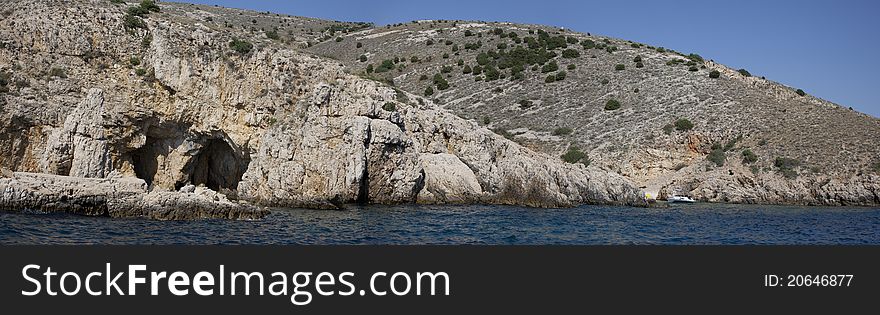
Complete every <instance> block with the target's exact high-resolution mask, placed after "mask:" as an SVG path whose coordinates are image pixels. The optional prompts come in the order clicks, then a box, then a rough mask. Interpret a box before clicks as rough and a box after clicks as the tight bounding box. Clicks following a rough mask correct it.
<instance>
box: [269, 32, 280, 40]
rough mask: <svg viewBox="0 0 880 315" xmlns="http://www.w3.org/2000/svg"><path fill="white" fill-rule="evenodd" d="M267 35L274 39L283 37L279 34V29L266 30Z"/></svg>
mask: <svg viewBox="0 0 880 315" xmlns="http://www.w3.org/2000/svg"><path fill="white" fill-rule="evenodd" d="M266 37H268V38H269V39H274V40H279V39H281V36H279V35H278V31H276V30H271V31H268V32H266Z"/></svg>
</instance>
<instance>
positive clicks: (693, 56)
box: [687, 54, 703, 62]
mask: <svg viewBox="0 0 880 315" xmlns="http://www.w3.org/2000/svg"><path fill="white" fill-rule="evenodd" d="M687 58H688V59H690V60H691V61H693V62H703V57H701V56H700V55H697V54H690V55H687Z"/></svg>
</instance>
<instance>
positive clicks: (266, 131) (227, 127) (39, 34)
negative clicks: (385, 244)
mask: <svg viewBox="0 0 880 315" xmlns="http://www.w3.org/2000/svg"><path fill="white" fill-rule="evenodd" d="M132 8H135V9H132ZM236 13H237V14H236ZM0 14H2V16H3V17H4V18H3V19H2V21H0V74H2V79H3V82H0V83H3V85H2V88H3V89H2V90H0V105H2V106H0V116H2V121H0V145H2V146H3V147H4V148H5V149H4V150H5V151H4V152H3V154H2V156H0V166H2V167H4V168H8V169H10V170H12V171H15V172H19V173H14V174H9V176H7V177H10V178H7V179H3V180H2V181H0V186H3V187H4V189H5V191H7V192H11V191H15V192H16V193H14V194H13V193H7V194H4V195H3V198H0V206H2V207H4V208H8V209H10V208H11V209H12V210H21V209H22V208H38V209H41V210H43V211H69V212H77V213H84V214H101V215H107V214H109V215H126V214H127V215H135V216H147V217H156V218H171V219H174V218H193V217H223V218H255V217H259V216H261V215H263V214H265V213H264V212H261V211H260V210H257V209H252V208H251V206H250V205H248V203H255V204H259V205H269V206H303V207H316V208H335V207H339V206H340V205H342V204H345V203H354V202H359V203H412V202H420V203H438V204H445V203H493V204H520V205H528V206H536V207H556V206H573V205H577V204H583V203H597V204H630V205H634V204H640V203H641V202H642V197H643V196H642V193H641V191H640V190H639V189H637V188H635V187H634V186H633V185H632V184H631V183H630V181H629V180H627V179H625V178H624V177H622V176H620V175H617V174H615V173H613V172H609V171H606V170H602V169H600V168H597V167H594V166H589V167H587V166H584V165H582V164H579V165H575V164H566V163H564V162H562V161H559V160H558V159H556V158H554V157H551V156H548V155H545V154H543V153H538V152H535V151H531V150H530V149H526V148H524V147H522V146H520V145H519V144H517V143H515V142H513V141H510V140H507V139H505V138H504V137H501V136H498V135H496V134H495V133H493V132H491V131H489V130H487V129H486V128H484V127H481V126H479V125H477V124H476V123H474V122H472V121H468V120H464V119H462V118H459V117H458V116H456V115H454V114H451V113H449V112H447V111H446V110H445V109H441V108H440V107H439V106H437V105H435V104H434V102H432V101H431V100H428V99H425V98H423V97H421V96H418V95H415V94H411V93H407V92H405V91H402V90H399V89H396V88H393V87H390V86H388V85H386V84H383V83H380V82H377V81H374V80H370V79H365V78H362V77H359V76H356V75H352V74H349V73H347V72H346V71H345V67H344V65H342V64H340V63H339V62H337V61H334V60H331V59H327V58H325V57H319V56H317V55H315V54H313V53H310V52H305V51H301V50H300V47H304V46H308V42H309V41H310V40H316V39H317V38H321V37H322V36H326V33H327V32H328V30H331V29H332V28H334V27H343V28H345V27H348V28H355V27H363V25H361V24H331V25H332V26H325V25H327V24H329V23H330V22H327V21H320V20H314V19H306V18H298V17H289V16H280V15H271V14H265V16H263V17H262V18H261V22H260V23H263V22H264V21H265V19H266V18H271V19H274V20H277V21H278V23H280V24H281V25H286V26H287V27H289V28H290V29H289V30H288V31H287V32H282V33H283V35H282V36H279V35H278V34H277V33H276V34H275V35H274V36H270V35H268V34H266V32H265V31H257V30H256V28H255V26H254V25H259V24H258V23H257V22H256V19H255V18H254V19H252V20H253V21H254V22H253V23H252V24H251V25H247V26H244V27H242V26H240V25H233V24H231V23H229V21H230V20H232V19H224V18H225V17H235V18H236V19H239V20H244V21H247V18H249V17H250V16H251V15H263V14H258V13H254V12H247V11H240V10H227V9H218V8H207V7H196V6H190V5H183V4H165V3H161V4H159V5H158V6H144V5H140V6H139V5H138V3H122V4H113V3H111V1H100V0H94V1H16V2H11V3H8V4H7V5H5V6H4V7H3V8H2V9H0ZM340 25H342V26H340ZM22 172H28V173H43V174H52V175H57V176H58V177H40V176H38V175H33V174H25V173H22ZM59 177H61V178H63V179H59ZM119 178H125V181H135V182H137V181H140V182H142V184H143V187H144V188H143V191H137V190H136V189H134V190H132V189H128V190H125V191H126V194H125V198H128V199H127V200H136V201H132V202H127V203H119V202H117V203H115V204H114V203H113V202H114V201H113V200H121V199H122V197H120V196H119V195H114V194H107V193H100V191H106V189H98V187H94V189H91V190H88V189H86V190H73V189H71V190H65V189H62V188H60V187H67V186H70V185H74V186H76V185H81V184H83V183H85V184H86V185H87V186H88V185H90V184H89V183H93V182H92V180H93V179H108V180H110V179H113V180H114V181H116V180H119ZM50 179H51V180H50ZM87 179H88V180H87ZM40 180H47V181H50V182H52V183H56V184H57V183H59V182H60V183H61V184H57V185H56V186H52V185H55V184H52V185H50V186H51V187H56V188H57V189H55V188H52V189H48V191H47V190H45V189H44V190H39V189H37V188H35V187H36V186H39V185H37V184H35V183H36V182H39V181H40ZM70 181H73V182H74V183H72V184H71V183H69V182H70ZM114 181H110V182H109V183H108V182H101V183H103V184H101V185H105V186H106V185H109V186H111V187H115V184H113V183H115V182H114ZM197 186H198V187H203V188H198V189H194V187H197ZM105 188H106V187H105ZM56 190H57V191H56ZM197 190H198V192H197ZM206 190H207V192H206ZM65 191H68V192H65ZM96 191H97V192H98V194H103V195H102V196H104V197H106V198H104V197H101V198H93V199H88V198H86V199H81V198H80V197H81V196H83V195H84V194H85V195H90V194H95V193H96ZM111 191H112V190H111ZM211 191H216V192H219V193H221V195H222V196H224V197H223V198H219V197H217V198H214V197H205V196H212V195H211V194H210V192H211ZM199 192H200V193H199ZM16 196H19V197H16ZM132 196H133V197H132ZM227 196H228V198H229V199H232V200H233V201H229V200H226V197H227ZM22 198H24V199H26V200H22ZM62 199H63V200H87V201H84V203H85V204H87V205H89V206H88V207H86V208H88V209H97V210H71V209H80V208H82V207H80V208H77V207H79V206H76V205H73V206H71V205H70V203H69V202H68V203H54V202H51V203H49V202H44V201H45V200H62ZM211 199H214V200H215V201H217V202H215V204H216V207H215V208H216V209H214V210H216V211H214V210H212V209H211V208H210V207H211V206H210V204H211V203H210V200H211ZM221 199H222V200H221ZM34 200H36V201H34ZM95 200H98V201H97V203H98V204H95V202H96V201H95ZM78 203H79V202H74V204H78ZM156 204H160V205H162V206H155V205H156ZM120 205H123V206H120ZM192 205H198V207H197V208H199V209H201V210H198V211H196V212H197V214H195V215H189V216H187V215H181V214H180V213H179V211H178V212H175V211H168V209H169V208H170V209H172V210H173V209H174V208H175V207H179V208H183V209H186V208H192V207H193V206H192ZM126 207H128V208H131V209H133V210H129V211H121V210H119V209H121V208H126ZM107 209H109V210H107ZM114 209H116V210H114ZM163 209H164V210H163ZM218 209H219V210H218ZM242 213H244V214H242Z"/></svg>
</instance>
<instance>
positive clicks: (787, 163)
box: [773, 157, 801, 179]
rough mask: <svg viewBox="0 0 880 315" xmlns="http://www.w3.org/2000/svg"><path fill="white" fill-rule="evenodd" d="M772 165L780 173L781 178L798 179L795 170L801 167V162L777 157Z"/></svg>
mask: <svg viewBox="0 0 880 315" xmlns="http://www.w3.org/2000/svg"><path fill="white" fill-rule="evenodd" d="M773 165H774V166H776V168H777V169H778V170H779V172H780V173H782V176H783V177H785V178H788V179H794V178H797V177H798V173H797V171H796V170H795V169H796V168H798V167H800V166H801V161H800V160H797V159H793V158H787V157H777V158H776V160H775V161H774V162H773Z"/></svg>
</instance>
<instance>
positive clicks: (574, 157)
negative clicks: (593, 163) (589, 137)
mask: <svg viewBox="0 0 880 315" xmlns="http://www.w3.org/2000/svg"><path fill="white" fill-rule="evenodd" d="M562 160H563V161H565V162H566V163H572V164H574V163H578V162H581V163H583V164H584V165H587V166H589V165H590V158H589V157H587V154H586V153H584V152H583V151H581V149H580V148H578V147H576V146H571V147H569V148H568V152H565V154H563V155H562Z"/></svg>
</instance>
